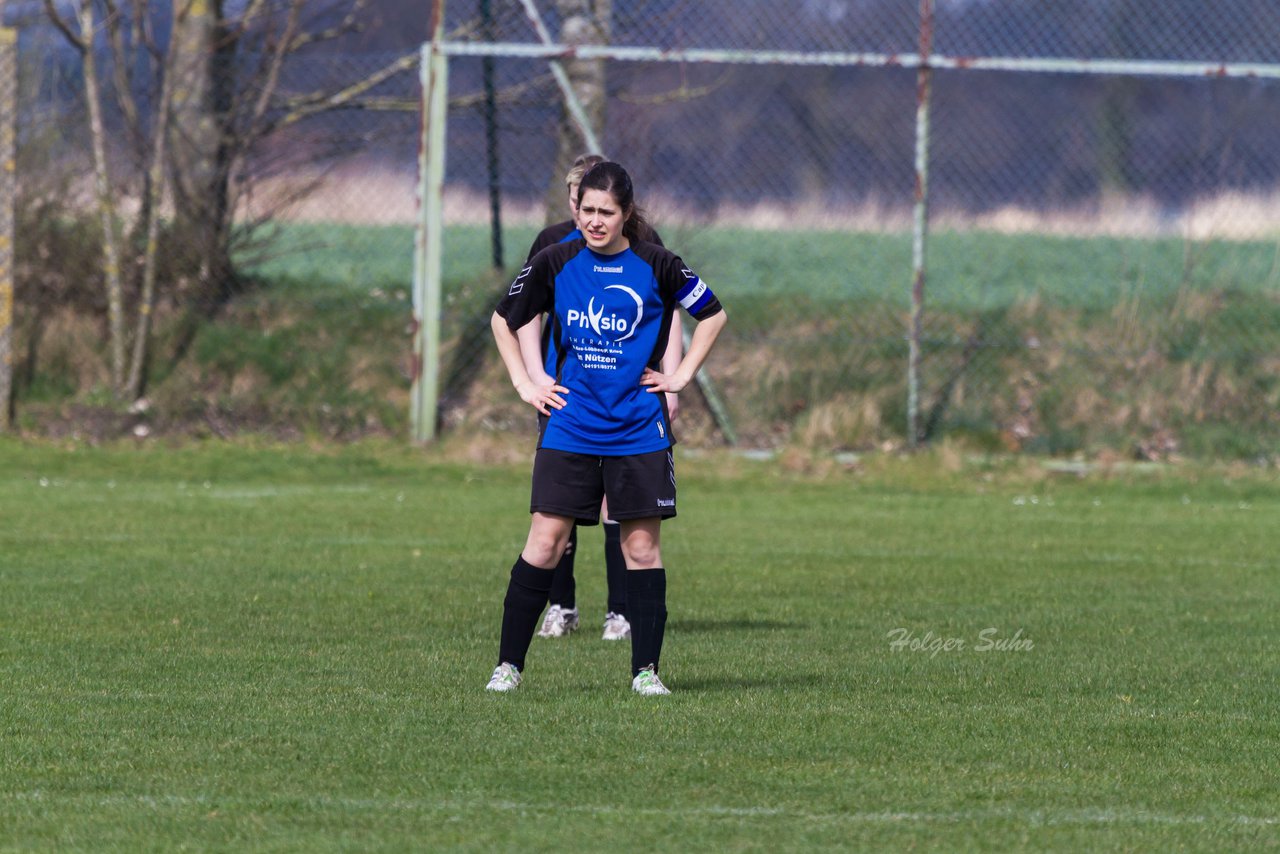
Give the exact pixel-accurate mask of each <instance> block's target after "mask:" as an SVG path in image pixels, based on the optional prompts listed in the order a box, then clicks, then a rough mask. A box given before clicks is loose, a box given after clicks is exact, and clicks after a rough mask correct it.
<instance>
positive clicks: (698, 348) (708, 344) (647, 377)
mask: <svg viewBox="0 0 1280 854" xmlns="http://www.w3.org/2000/svg"><path fill="white" fill-rule="evenodd" d="M727 322H728V317H727V316H726V315H725V312H724V311H719V312H716V313H715V314H713V315H711V316H710V317H708V318H707V319H706V320H702V321H699V323H698V326H697V327H696V328H695V329H694V330H693V337H692V339H691V340H690V342H689V352H688V353H686V354H685V355H684V358H683V359H681V360H680V365H679V367H677V368H676V369H675V371H674V372H672V373H670V374H664V373H659V372H658V371H655V370H653V369H652V368H645V370H644V375H643V376H641V377H640V384H641V385H643V386H648V388H647V391H649V392H653V393H656V392H669V393H671V394H679V393H680V392H681V391H683V390H684V388H685V387H686V386H688V385H689V383H691V382H693V378H694V377H695V376H696V375H697V373H698V369H699V368H701V367H702V363H703V362H704V361H706V358H707V355H708V354H709V353H710V352H711V348H712V346H713V345H714V344H715V343H716V338H718V337H719V336H720V330H722V329H724V326H725V323H727ZM664 367H665V366H664Z"/></svg>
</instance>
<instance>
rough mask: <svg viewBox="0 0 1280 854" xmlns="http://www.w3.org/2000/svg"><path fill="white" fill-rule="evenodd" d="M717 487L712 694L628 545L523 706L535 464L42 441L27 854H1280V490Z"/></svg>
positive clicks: (22, 468)
mask: <svg viewBox="0 0 1280 854" xmlns="http://www.w3.org/2000/svg"><path fill="white" fill-rule="evenodd" d="M453 456H454V458H455V459H461V458H462V457H461V456H460V455H457V454H455V455H453ZM680 467H681V485H682V487H683V489H682V495H683V498H682V501H681V512H680V518H679V519H678V520H676V521H674V522H672V523H671V524H670V525H669V526H668V527H667V532H668V536H667V542H666V544H665V549H664V551H665V552H666V555H667V563H668V566H669V569H670V573H671V592H670V606H671V618H670V623H669V628H668V634H667V646H666V649H665V652H664V668H663V675H664V678H665V680H666V681H667V683H668V685H670V686H671V687H672V688H673V690H674V692H675V693H674V694H673V695H672V696H670V697H667V698H641V697H637V696H635V695H633V694H631V692H630V691H629V690H628V676H629V673H628V670H627V666H628V655H627V650H626V648H625V646H620V645H611V644H606V643H604V642H602V641H600V640H599V639H598V635H597V634H596V633H595V632H594V631H592V629H594V624H595V619H596V617H597V612H598V611H601V610H602V608H603V570H602V568H601V567H600V566H599V563H600V560H599V557H598V556H599V552H600V550H599V535H598V533H597V532H594V531H590V530H588V531H584V533H583V536H582V545H581V547H580V556H579V559H578V566H579V579H580V580H579V602H580V605H581V606H582V608H583V609H584V615H585V616H586V617H587V619H586V620H585V621H584V622H586V624H587V625H586V627H585V630H584V631H582V632H580V633H579V634H578V635H576V636H574V637H572V638H570V639H568V640H565V641H544V640H537V639H535V642H534V647H533V650H532V652H531V656H530V660H529V667H528V669H527V672H526V675H527V678H526V682H525V684H524V685H523V686H522V687H521V688H520V690H519V691H518V692H517V693H516V694H514V695H510V696H492V695H487V694H486V693H485V692H484V691H483V690H482V686H483V684H484V681H485V679H486V677H487V676H488V673H489V670H490V669H491V668H492V666H493V664H494V656H495V653H496V645H497V630H498V621H499V614H500V608H501V597H502V592H503V589H504V585H505V577H506V573H507V569H508V568H509V566H510V564H511V561H512V560H513V559H514V557H515V554H516V552H517V550H518V548H519V546H520V544H521V543H522V542H523V537H524V532H525V528H526V525H527V515H526V508H527V504H526V501H527V493H526V490H527V478H528V472H527V466H526V465H525V464H523V463H522V464H519V465H514V466H505V465H490V464H465V463H461V462H456V461H455V462H449V461H447V459H446V457H445V455H444V453H443V452H428V453H424V452H415V451H411V450H408V449H404V448H401V447H398V446H382V445H376V444H358V445H352V446H345V447H341V448H338V447H316V448H308V447H305V446H302V445H296V446H288V447H254V446H250V445H244V444H242V445H228V444H210V445H187V446H184V447H179V448H164V447H160V446H153V447H149V448H147V449H146V450H139V449H134V448H129V447H116V448H89V447H84V446H66V447H55V446H52V445H47V444H19V443H16V442H14V441H12V440H10V441H3V442H0V519H3V524H2V525H0V680H2V681H3V686H4V687H3V689H2V691H0V697H2V698H3V700H2V701H0V733H3V742H2V743H3V763H2V764H0V850H14V851H17V850H50V851H53V850H56V851H71V850H85V851H103V850H120V851H140V850H217V849H221V850H236V851H248V850H272V851H285V850H289V851H326V850H423V851H430V850H462V851H490V850H553V849H559V850H584V851H587V850H606V849H607V850H616V849H619V848H623V849H626V850H672V849H674V850H800V849H812V850H853V849H864V850H904V849H926V850H955V849H972V850H977V849H990V850H1033V849H1034V850H1043V849H1056V850H1064V851H1067V850H1071V851H1077V850H1203V851H1223V850H1241V849H1246V848H1247V849H1258V848H1265V847H1275V846H1276V845H1277V844H1278V843H1280V791H1278V790H1277V788H1276V786H1275V767H1276V763H1275V757H1276V756H1277V755H1280V731H1278V730H1277V729H1276V726H1275V720H1276V715H1275V707H1276V699H1277V694H1276V684H1277V679H1278V677H1280V665H1278V664H1277V661H1278V659H1277V657H1276V654H1275V647H1276V641H1277V628H1276V621H1275V602H1276V601H1277V596H1278V595H1280V577H1277V574H1276V557H1275V556H1276V554H1277V553H1280V527H1277V526H1276V525H1275V524H1274V520H1275V518H1276V514H1277V511H1278V510H1280V487H1277V486H1276V485H1275V482H1274V473H1273V472H1260V471H1256V470H1250V469H1247V468H1244V467H1235V468H1232V469H1226V468H1222V469H1210V468H1192V467H1183V468H1159V469H1147V470H1129V471H1126V472H1110V473H1107V472H1102V473H1095V474H1091V475H1087V476H1083V477H1081V476H1076V475H1066V474H1053V473H1051V472H1049V471H1047V470H1046V469H1044V468H1042V467H1040V466H1039V465H1038V464H1036V463H1034V462H1033V461H1027V460H1023V461H1020V462H1010V461H1000V460H966V459H964V458H961V457H960V456H958V455H956V454H954V453H949V452H948V451H947V450H946V449H945V448H944V449H942V450H940V451H937V452H935V453H933V454H929V455H923V456H920V457H915V458H896V457H871V458H867V459H865V460H864V461H862V462H861V463H860V464H857V465H855V466H852V467H848V468H845V467H840V466H832V465H830V464H827V465H825V466H815V467H813V468H812V469H811V470H810V473H808V474H800V473H788V471H787V467H786V466H783V465H781V464H779V463H763V462H755V461H749V460H744V459H739V458H736V457H725V456H717V455H706V456H697V455H690V454H688V453H685V454H683V455H681V460H680ZM815 472H816V473H815ZM984 637H987V638H996V639H999V640H1002V641H1004V642H1005V644H1004V645H1005V647H1006V648H999V647H997V648H991V649H983V648H982V647H983V646H984V644H983V638H984ZM912 639H914V640H915V642H916V643H915V646H917V647H919V648H917V649H912V643H911V641H912ZM895 640H900V641H904V643H903V644H901V645H900V646H898V647H895V646H894V645H893V641H895ZM958 644H963V646H958Z"/></svg>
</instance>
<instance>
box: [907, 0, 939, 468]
mask: <svg viewBox="0 0 1280 854" xmlns="http://www.w3.org/2000/svg"><path fill="white" fill-rule="evenodd" d="M932 52H933V0H920V65H919V68H917V70H916V153H915V216H914V221H913V224H912V234H911V273H912V275H911V324H910V328H909V329H908V332H907V342H908V355H907V443H908V444H909V445H910V446H911V447H913V448H914V447H916V446H917V445H918V444H919V443H920V439H921V436H920V334H921V328H922V326H923V321H924V286H925V265H926V258H925V250H926V248H927V240H928V235H929V106H930V100H931V95H932V90H933V69H932V68H931V67H930V64H929V57H930V54H931V53H932Z"/></svg>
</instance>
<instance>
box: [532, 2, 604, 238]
mask: <svg viewBox="0 0 1280 854" xmlns="http://www.w3.org/2000/svg"><path fill="white" fill-rule="evenodd" d="M555 6H556V11H558V12H559V13H560V20H561V22H562V23H561V27H560V41H561V42H562V43H564V44H567V45H580V44H608V43H609V39H610V32H611V22H612V19H613V0H555ZM564 66H565V71H566V72H567V73H568V75H569V82H570V84H571V86H572V88H573V91H574V94H576V95H577V97H578V100H579V101H580V102H581V104H582V108H583V111H584V112H585V113H586V115H587V120H588V121H589V122H590V123H591V128H592V130H594V131H595V134H596V137H597V138H598V137H600V136H601V135H602V133H601V132H602V131H603V130H604V121H605V112H604V106H605V101H606V95H607V92H606V90H605V62H604V60H602V59H577V58H572V59H568V60H566V61H565V63H564ZM557 139H558V144H557V146H556V162H555V168H554V169H553V170H552V173H551V179H550V184H549V186H548V188H547V196H546V200H547V221H548V222H553V221H557V220H559V219H561V218H562V217H563V214H564V175H565V173H566V172H568V171H569V167H570V166H571V165H572V164H573V159H574V158H575V157H576V156H578V155H579V154H581V153H583V152H582V148H583V141H582V136H581V135H580V134H579V133H578V130H577V128H576V127H575V126H574V123H573V121H572V120H571V119H570V118H569V114H568V111H567V110H562V111H561V114H560V124H559V130H558V133H557Z"/></svg>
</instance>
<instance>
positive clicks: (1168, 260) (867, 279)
mask: <svg viewBox="0 0 1280 854" xmlns="http://www.w3.org/2000/svg"><path fill="white" fill-rule="evenodd" d="M534 231H535V229H533V228H530V227H518V228H509V229H507V230H506V232H505V233H504V241H505V244H504V245H505V255H504V257H505V260H506V267H507V268H508V270H511V271H514V269H515V268H516V266H517V265H518V264H519V262H520V261H522V260H523V259H524V253H525V252H526V251H527V250H528V247H529V244H530V242H531V241H532V240H533V235H534ZM489 240H490V235H489V231H488V229H487V228H484V227H480V226H452V227H450V228H448V229H446V230H445V237H444V254H443V262H444V271H443V275H444V280H445V282H446V286H447V287H448V288H449V289H450V290H453V289H456V288H458V287H461V286H462V284H463V283H465V282H468V281H470V280H472V279H474V278H476V277H478V276H483V275H485V274H486V271H487V270H488V265H489V264H490V259H491V248H490V243H489ZM666 241H667V243H668V245H670V246H671V247H673V248H674V249H675V250H676V251H678V252H679V253H681V255H683V256H684V258H685V260H687V261H688V262H689V263H690V264H691V265H693V266H694V267H695V268H696V269H697V270H699V271H700V272H701V273H702V274H703V275H704V276H706V277H707V278H708V280H709V281H712V282H713V283H714V285H715V287H716V289H717V291H718V292H724V293H725V294H729V295H753V296H756V295H759V296H770V295H772V296H777V295H779V294H803V295H805V296H806V297H808V298H811V299H816V300H832V299H834V300H838V301H847V300H854V301H861V302H867V301H871V302H880V301H883V302H887V303H889V304H890V305H895V306H897V307H899V308H906V307H908V306H909V305H910V288H911V282H912V268H911V236H910V235H909V234H876V233H870V232H844V231H798V230H797V231H757V230H747V229H742V228H714V229H713V228H707V227H696V226H683V227H673V228H670V229H668V230H667V231H666ZM928 246H929V254H928V264H929V269H928V282H927V297H928V302H929V305H930V308H931V309H939V310H943V311H950V310H974V309H990V308H994V307H1003V306H1008V305H1012V304H1015V303H1018V302H1020V301H1025V300H1027V299H1030V298H1033V297H1037V296H1039V297H1041V298H1044V299H1047V300H1049V301H1051V302H1052V303H1053V304H1055V305H1061V306H1066V307H1071V308H1080V309H1094V310H1097V309H1104V308H1110V307H1112V306H1114V305H1116V304H1117V303H1121V302H1124V301H1132V300H1134V299H1139V300H1143V301H1147V302H1150V303H1156V304H1158V303H1162V302H1164V301H1166V300H1169V299H1172V298H1173V297H1175V296H1176V295H1178V294H1179V293H1180V292H1181V291H1182V290H1183V289H1184V288H1185V289H1190V290H1191V291H1205V292H1222V291H1225V292H1230V293H1239V294H1248V295H1258V294H1263V295H1270V296H1272V297H1274V295H1275V294H1276V292H1277V290H1278V289H1280V266H1277V264H1276V246H1275V242H1274V241H1263V240H1258V241H1212V242H1202V243H1195V242H1188V241H1186V240H1182V239H1178V238H1160V239H1140V238H1110V237H1094V238H1090V237H1055V236H1049V235H1042V234H1012V235H1010V234H997V233H992V232H981V231H974V232H937V233H934V234H932V235H930V238H929V244H928ZM274 251H275V253H276V254H275V256H274V258H273V259H272V260H271V261H270V262H269V263H266V264H264V265H261V266H260V267H259V268H258V271H259V272H260V273H261V274H263V275H265V276H267V277H269V278H275V279H286V280H293V281H297V282H303V283H309V284H311V285H320V284H329V285H335V284H336V285H341V286H342V288H343V289H348V288H351V289H355V290H357V291H359V292H364V291H366V290H368V289H370V288H380V289H383V290H390V291H395V290H396V289H399V290H400V291H402V293H403V294H404V296H405V297H406V298H407V296H408V293H409V289H410V287H411V285H412V277H413V231H412V229H410V228H408V227H405V226H377V227H375V226H349V225H329V224H311V225H290V226H286V227H284V228H282V230H281V233H280V240H279V243H278V244H277V245H276V246H275V249H274Z"/></svg>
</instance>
